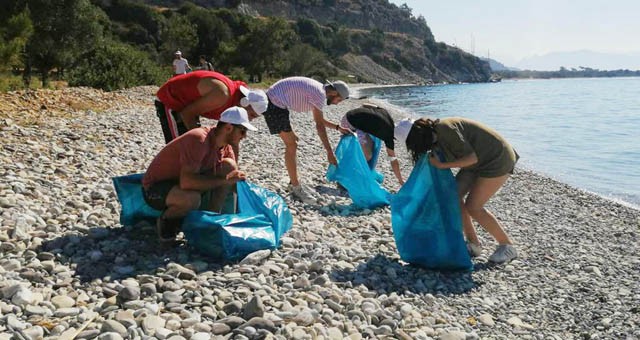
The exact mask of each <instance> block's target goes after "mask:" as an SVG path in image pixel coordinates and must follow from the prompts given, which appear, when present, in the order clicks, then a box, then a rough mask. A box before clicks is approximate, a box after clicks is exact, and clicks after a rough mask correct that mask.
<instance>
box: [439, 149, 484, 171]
mask: <svg viewBox="0 0 640 340" xmlns="http://www.w3.org/2000/svg"><path fill="white" fill-rule="evenodd" d="M429 162H430V163H431V165H433V166H434V167H436V168H438V169H451V168H466V167H470V166H472V165H474V164H476V163H478V156H477V155H476V153H475V151H472V152H471V153H470V154H467V155H466V156H463V157H461V158H458V159H456V160H455V161H453V162H441V161H440V159H438V156H437V155H436V154H435V153H434V152H431V153H430V154H429Z"/></svg>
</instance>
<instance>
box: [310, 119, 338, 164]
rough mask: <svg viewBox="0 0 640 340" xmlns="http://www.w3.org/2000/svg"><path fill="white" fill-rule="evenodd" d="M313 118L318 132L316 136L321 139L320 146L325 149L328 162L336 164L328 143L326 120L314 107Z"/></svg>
mask: <svg viewBox="0 0 640 340" xmlns="http://www.w3.org/2000/svg"><path fill="white" fill-rule="evenodd" d="M313 120H314V121H315V122H316V130H317V132H318V137H320V141H322V146H323V147H324V149H325V150H326V151H327V159H328V161H329V163H330V164H333V165H337V164H338V161H337V160H336V156H335V155H334V154H333V150H332V149H331V143H329V138H328V137H327V128H326V123H328V121H326V120H325V119H324V115H323V113H322V111H321V110H320V109H318V108H316V107H314V108H313ZM329 123H330V122H329ZM334 125H335V124H334Z"/></svg>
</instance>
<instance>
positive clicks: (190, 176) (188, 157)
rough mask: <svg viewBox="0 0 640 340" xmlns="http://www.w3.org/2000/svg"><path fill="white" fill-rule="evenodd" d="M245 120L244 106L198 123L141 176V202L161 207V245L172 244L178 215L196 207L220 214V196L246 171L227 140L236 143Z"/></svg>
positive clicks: (245, 127) (246, 124) (246, 126)
mask: <svg viewBox="0 0 640 340" xmlns="http://www.w3.org/2000/svg"><path fill="white" fill-rule="evenodd" d="M247 130H251V131H256V130H257V129H256V128H255V127H254V126H253V125H251V124H250V123H249V117H248V113H247V110H245V109H243V108H241V107H236V106H234V107H231V108H229V109H227V110H225V111H224V112H223V113H222V115H221V116H220V119H219V120H218V124H217V125H216V126H215V127H213V126H208V127H198V128H195V129H192V130H189V131H188V132H186V133H185V134H183V135H181V136H179V137H178V138H176V139H174V140H173V141H171V143H169V144H167V145H165V146H164V148H163V149H162V150H160V152H159V153H158V155H156V157H155V158H154V159H153V161H152V162H151V164H150V165H149V168H148V169H147V171H146V172H145V174H144V177H143V178H142V190H143V196H144V200H145V202H146V203H147V204H148V205H149V206H151V207H152V208H154V209H156V210H160V211H162V215H161V216H160V217H159V218H158V221H157V224H156V230H157V232H158V238H159V239H160V243H161V244H162V245H164V246H166V245H170V244H173V243H174V242H175V237H176V235H177V234H178V232H179V231H180V228H181V225H182V220H183V218H184V217H185V216H186V215H187V214H188V213H189V212H190V211H191V210H196V209H198V208H201V209H204V210H210V211H215V212H221V209H222V205H223V202H224V199H225V197H226V196H227V194H228V193H229V191H230V190H231V189H232V187H233V186H234V184H235V183H236V182H238V181H241V180H244V179H245V178H246V175H245V173H244V172H242V171H240V170H238V165H237V162H236V155H235V154H234V152H233V148H232V147H231V145H232V144H235V145H238V144H239V143H240V141H241V140H242V139H243V138H245V137H246V136H247Z"/></svg>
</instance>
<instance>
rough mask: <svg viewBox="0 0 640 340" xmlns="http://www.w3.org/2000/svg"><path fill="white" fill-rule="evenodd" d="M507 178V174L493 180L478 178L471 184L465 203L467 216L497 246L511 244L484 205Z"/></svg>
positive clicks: (498, 223)
mask: <svg viewBox="0 0 640 340" xmlns="http://www.w3.org/2000/svg"><path fill="white" fill-rule="evenodd" d="M508 178H509V175H508V174H507V175H504V176H500V177H494V178H486V177H478V178H477V179H476V181H475V182H474V183H473V186H472V187H471V190H470V192H469V196H468V197H467V200H466V202H465V208H466V209H467V211H468V213H469V215H471V217H473V219H475V220H476V221H477V222H478V223H479V224H480V225H481V226H482V227H483V228H484V229H485V230H486V231H487V232H488V233H489V234H491V236H493V238H494V239H495V240H496V241H497V242H498V244H512V242H511V239H509V236H508V235H507V233H506V232H505V231H504V229H503V228H502V226H501V225H500V222H498V220H497V219H496V218H495V216H493V214H492V213H491V212H489V211H488V210H487V209H485V208H484V205H485V203H487V201H488V200H489V198H491V197H492V196H493V195H494V194H495V193H496V192H497V191H498V189H500V187H502V185H503V184H504V183H505V182H506V181H507V179H508Z"/></svg>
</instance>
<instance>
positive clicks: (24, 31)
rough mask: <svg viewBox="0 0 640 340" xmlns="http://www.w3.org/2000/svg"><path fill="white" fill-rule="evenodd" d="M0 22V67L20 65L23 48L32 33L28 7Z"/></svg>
mask: <svg viewBox="0 0 640 340" xmlns="http://www.w3.org/2000/svg"><path fill="white" fill-rule="evenodd" d="M0 23H1V25H0V69H6V68H7V67H8V66H21V65H22V64H23V56H24V55H23V52H24V48H25V46H26V44H27V41H28V40H29V38H30V37H31V35H32V34H33V24H32V23H31V18H30V17H29V8H28V7H26V6H25V8H24V9H23V10H22V12H20V13H17V14H15V15H13V16H11V17H10V18H8V20H7V21H6V22H0Z"/></svg>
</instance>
